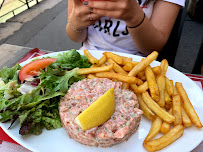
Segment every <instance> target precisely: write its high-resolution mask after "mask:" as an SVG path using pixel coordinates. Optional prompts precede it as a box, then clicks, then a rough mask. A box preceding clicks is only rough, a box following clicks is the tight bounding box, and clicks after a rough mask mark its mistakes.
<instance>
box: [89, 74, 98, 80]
mask: <svg viewBox="0 0 203 152" xmlns="http://www.w3.org/2000/svg"><path fill="white" fill-rule="evenodd" d="M94 78H97V77H95V76H94V75H93V74H88V75H87V79H94Z"/></svg>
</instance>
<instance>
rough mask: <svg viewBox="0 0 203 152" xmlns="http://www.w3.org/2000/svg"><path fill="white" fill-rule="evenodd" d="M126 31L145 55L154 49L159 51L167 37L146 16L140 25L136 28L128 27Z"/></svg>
mask: <svg viewBox="0 0 203 152" xmlns="http://www.w3.org/2000/svg"><path fill="white" fill-rule="evenodd" d="M143 15H144V14H143ZM143 15H142V17H143ZM128 31H129V33H130V35H131V38H132V40H133V42H134V43H135V45H136V47H137V48H138V50H139V51H140V52H142V53H143V54H145V55H147V54H149V53H151V52H152V51H154V50H156V51H160V50H161V49H162V48H163V47H164V45H165V44H166V42H167V39H168V37H167V36H165V35H164V34H163V33H161V32H160V31H159V30H157V29H156V28H155V27H154V26H153V25H152V23H151V22H150V21H149V19H148V18H147V17H145V19H144V21H143V23H142V24H141V25H140V26H138V27H136V28H128Z"/></svg>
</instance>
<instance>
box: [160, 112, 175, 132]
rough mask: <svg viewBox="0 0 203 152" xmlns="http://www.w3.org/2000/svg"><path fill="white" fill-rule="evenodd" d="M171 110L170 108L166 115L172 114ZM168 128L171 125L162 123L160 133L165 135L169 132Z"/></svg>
mask: <svg viewBox="0 0 203 152" xmlns="http://www.w3.org/2000/svg"><path fill="white" fill-rule="evenodd" d="M172 110H173V109H172V108H171V109H170V110H169V111H168V113H169V114H171V115H172V114H173V111H172ZM170 127H171V124H170V123H168V122H165V121H164V122H163V123H162V125H161V129H160V132H162V133H164V134H165V133H167V132H169V130H170Z"/></svg>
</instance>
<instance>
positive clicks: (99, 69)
mask: <svg viewBox="0 0 203 152" xmlns="http://www.w3.org/2000/svg"><path fill="white" fill-rule="evenodd" d="M112 68H113V64H111V65H108V66H104V67H94V68H82V69H79V70H78V74H79V75H83V74H90V73H98V72H106V71H110V70H111V69H112Z"/></svg>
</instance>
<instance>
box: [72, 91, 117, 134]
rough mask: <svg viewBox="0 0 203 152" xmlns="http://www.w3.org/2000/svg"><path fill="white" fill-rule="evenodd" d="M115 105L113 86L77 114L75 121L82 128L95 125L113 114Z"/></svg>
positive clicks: (103, 121)
mask: <svg viewBox="0 0 203 152" xmlns="http://www.w3.org/2000/svg"><path fill="white" fill-rule="evenodd" d="M115 107H116V103H115V97H114V88H111V89H109V90H108V91H107V92H106V93H104V94H103V95H102V96H100V97H99V98H98V99H97V100H96V101H95V102H94V103H93V104H91V105H90V106H89V107H88V108H87V109H85V110H84V111H83V112H82V113H81V114H79V115H78V116H77V117H76V118H75V123H76V124H77V125H79V126H80V127H81V128H82V129H83V130H88V129H91V128H94V127H97V126H99V125H101V124H103V123H105V122H106V121H107V120H108V119H109V118H110V117H111V116H112V115H113V113H114V111H115Z"/></svg>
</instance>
